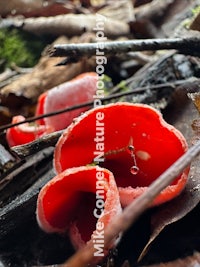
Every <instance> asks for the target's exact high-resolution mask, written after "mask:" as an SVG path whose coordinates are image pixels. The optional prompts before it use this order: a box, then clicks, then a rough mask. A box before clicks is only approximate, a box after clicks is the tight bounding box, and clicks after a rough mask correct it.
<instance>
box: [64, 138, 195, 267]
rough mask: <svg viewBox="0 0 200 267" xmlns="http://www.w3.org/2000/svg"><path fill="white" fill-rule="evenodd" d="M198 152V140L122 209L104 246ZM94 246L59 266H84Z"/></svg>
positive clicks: (89, 258) (126, 225)
mask: <svg viewBox="0 0 200 267" xmlns="http://www.w3.org/2000/svg"><path fill="white" fill-rule="evenodd" d="M199 153H200V141H198V142H197V143H196V144H195V145H194V146H192V147H191V148H190V149H189V150H188V151H187V152H186V153H185V154H184V155H183V156H182V157H180V158H179V159H178V160H177V161H176V162H175V163H174V164H173V165H171V166H170V167H169V168H168V169H167V170H166V171H165V172H164V173H163V174H161V175H160V176H159V177H158V179H156V180H155V181H154V182H153V183H152V184H151V185H150V186H149V188H148V189H147V191H146V192H145V193H144V194H142V195H141V196H140V197H138V198H137V199H136V200H134V201H133V202H132V203H131V204H130V205H129V206H127V207H126V208H125V209H124V211H123V212H122V213H121V214H120V215H119V216H118V217H117V218H116V219H115V220H114V222H112V223H111V224H110V225H109V226H108V227H107V229H105V235H104V248H108V247H109V244H110V243H111V242H112V240H113V239H114V238H115V237H116V236H118V235H119V233H121V232H125V231H126V230H127V229H128V228H129V227H130V226H131V225H132V224H133V223H134V222H135V221H136V220H137V219H138V217H139V216H140V215H141V214H142V213H143V212H144V211H145V210H146V209H147V208H148V207H149V205H150V204H151V202H152V201H153V200H154V199H155V197H156V196H158V195H159V194H160V192H161V191H162V190H163V189H165V188H166V187H167V186H168V185H169V184H171V182H172V181H173V180H174V179H175V178H176V177H177V176H178V175H179V174H180V173H181V172H182V171H183V170H184V169H185V168H186V167H187V166H189V164H190V163H191V161H192V160H193V159H194V158H195V157H196V156H197V155H198V154H199ZM93 255H94V246H93V244H92V243H91V242H90V243H89V244H87V245H86V246H85V247H84V248H83V249H81V250H79V251H78V252H77V253H76V254H74V255H73V256H72V257H71V258H70V259H69V260H68V261H67V262H66V263H64V264H62V265H60V267H85V266H88V265H87V264H88V263H90V262H91V261H92V260H93V258H94V256H93Z"/></svg>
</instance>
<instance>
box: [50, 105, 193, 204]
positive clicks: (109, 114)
mask: <svg viewBox="0 0 200 267" xmlns="http://www.w3.org/2000/svg"><path fill="white" fill-rule="evenodd" d="M186 150H187V143H186V140H185V138H184V137H183V135H182V134H181V133H180V132H179V131H178V130H177V129H175V128H174V127H173V126H172V125H169V124H168V123H167V122H165V121H164V119H163V118H162V115H161V114H160V113H159V112H158V111H157V110H155V109H154V108H152V107H150V106H148V105H144V104H130V103H115V104H108V105H105V106H100V107H97V108H95V109H92V110H89V111H87V112H86V113H84V114H83V115H82V116H80V117H79V118H77V120H76V121H75V122H73V123H72V124H71V125H70V126H69V127H68V128H67V129H66V130H65V131H64V133H63V135H62V136H61V137H60V139H59V141H58V143H57V145H56V148H55V153H54V166H55V169H56V171H57V173H61V172H62V171H64V170H66V169H68V168H72V167H78V166H85V165H87V164H91V163H97V164H99V166H101V167H104V168H107V169H108V170H110V171H111V172H112V173H113V175H114V177H115V180H116V184H117V186H118V189H119V194H120V200H121V204H122V206H126V205H128V204H130V202H131V201H133V200H134V199H135V198H136V197H138V196H139V195H141V194H142V193H143V192H145V191H146V190H147V188H148V186H149V185H150V184H151V183H152V182H153V181H154V180H155V179H156V178H157V177H159V175H160V174H162V173H163V172H164V171H165V170H166V169H167V168H168V167H169V166H170V165H172V164H173V163H174V162H175V161H176V160H177V159H178V158H179V157H180V156H182V155H183V154H184V153H185V152H186ZM188 172H189V167H188V168H186V169H185V170H184V171H183V172H182V173H181V174H180V175H179V176H178V177H177V178H176V180H175V181H174V182H173V183H172V184H171V185H170V186H168V187H167V188H166V189H164V190H163V191H162V192H161V194H160V195H159V196H158V197H157V198H156V199H155V200H154V202H153V204H152V205H159V204H162V203H164V202H166V201H169V200H171V199H172V198H174V197H176V196H178V195H179V194H180V193H181V191H182V190H183V188H184V187H185V184H186V182H187V176H188Z"/></svg>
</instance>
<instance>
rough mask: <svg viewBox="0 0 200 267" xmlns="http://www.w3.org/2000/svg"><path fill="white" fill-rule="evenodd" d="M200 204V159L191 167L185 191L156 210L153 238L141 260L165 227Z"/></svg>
mask: <svg viewBox="0 0 200 267" xmlns="http://www.w3.org/2000/svg"><path fill="white" fill-rule="evenodd" d="M199 202H200V159H196V160H195V161H194V162H193V163H192V166H191V171H190V177H189V180H188V183H187V185H186V188H185V190H184V191H183V192H182V194H181V195H180V196H178V197H177V198H176V199H174V200H173V201H170V202H169V203H167V204H165V205H164V206H161V207H159V208H157V209H156V210H155V212H154V213H153V215H152V218H151V231H152V233H151V236H150V239H149V241H148V243H147V244H146V246H145V248H144V249H143V251H142V253H141V255H140V257H139V260H141V259H142V258H143V257H144V256H145V255H146V253H147V252H148V249H149V247H150V246H151V244H152V243H153V242H154V240H155V239H156V238H157V237H158V236H159V234H160V233H161V232H162V231H163V229H164V228H165V227H167V226H168V225H170V224H172V223H175V222H177V221H178V220H180V219H182V218H183V217H184V216H186V215H187V214H188V213H189V212H190V211H191V210H193V209H194V208H195V207H196V206H197V205H198V203H199Z"/></svg>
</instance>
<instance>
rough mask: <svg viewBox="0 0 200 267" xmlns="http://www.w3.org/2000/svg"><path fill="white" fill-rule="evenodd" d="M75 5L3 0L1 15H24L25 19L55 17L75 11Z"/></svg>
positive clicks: (40, 0) (54, 2) (49, 0)
mask: <svg viewBox="0 0 200 267" xmlns="http://www.w3.org/2000/svg"><path fill="white" fill-rule="evenodd" d="M73 7H74V5H73V3H70V4H69V3H68V5H67V4H65V5H64V3H56V1H52V0H47V1H42V0H29V1H25V0H10V1H6V0H1V1H0V15H1V16H3V17H5V16H8V15H23V16H25V17H31V16H53V15H54V16H55V15H59V14H64V13H65V14H66V13H67V12H69V11H70V12H72V11H73Z"/></svg>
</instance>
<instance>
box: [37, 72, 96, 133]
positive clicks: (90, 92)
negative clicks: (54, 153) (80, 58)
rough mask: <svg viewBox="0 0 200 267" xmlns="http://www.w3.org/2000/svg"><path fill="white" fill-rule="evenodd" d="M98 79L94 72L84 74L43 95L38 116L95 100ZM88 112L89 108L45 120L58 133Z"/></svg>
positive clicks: (38, 108)
mask: <svg viewBox="0 0 200 267" xmlns="http://www.w3.org/2000/svg"><path fill="white" fill-rule="evenodd" d="M97 77H98V76H97V74H96V73H94V72H88V73H83V74H80V75H79V76H77V77H76V78H74V79H72V80H70V81H68V82H66V83H63V84H60V85H58V86H56V87H55V88H52V89H51V90H49V91H48V92H45V93H43V94H42V95H41V96H40V97H39V101H38V105H37V108H36V115H41V114H46V113H50V112H53V111H56V110H60V109H65V108H67V107H70V106H73V105H76V104H81V103H84V102H87V101H90V100H93V96H94V94H95V92H96V83H97ZM86 110H88V107H85V108H80V109H76V110H73V111H70V112H65V113H62V114H59V115H56V116H52V117H47V118H44V123H45V125H47V126H49V127H52V128H54V130H55V131H58V130H61V129H64V128H66V127H67V126H68V125H69V124H70V123H71V122H72V121H73V119H74V118H75V117H77V116H78V115H80V114H81V113H82V112H84V111H86ZM42 123H43V121H42Z"/></svg>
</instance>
